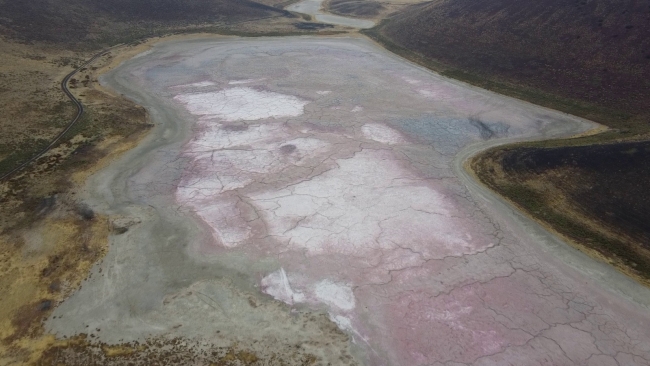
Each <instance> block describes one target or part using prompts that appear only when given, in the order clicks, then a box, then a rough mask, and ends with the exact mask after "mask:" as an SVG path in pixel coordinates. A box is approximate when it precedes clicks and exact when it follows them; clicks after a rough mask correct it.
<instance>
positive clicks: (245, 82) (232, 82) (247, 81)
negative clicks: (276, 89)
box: [228, 79, 264, 85]
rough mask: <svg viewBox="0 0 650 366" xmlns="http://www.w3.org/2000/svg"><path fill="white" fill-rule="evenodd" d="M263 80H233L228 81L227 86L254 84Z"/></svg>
mask: <svg viewBox="0 0 650 366" xmlns="http://www.w3.org/2000/svg"><path fill="white" fill-rule="evenodd" d="M263 80H264V79H243V80H233V81H229V82H228V84H230V85H240V84H250V83H254V82H257V81H263Z"/></svg>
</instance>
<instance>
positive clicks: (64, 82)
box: [0, 44, 122, 180]
mask: <svg viewBox="0 0 650 366" xmlns="http://www.w3.org/2000/svg"><path fill="white" fill-rule="evenodd" d="M120 46H122V44H118V45H116V46H113V47H110V48H108V49H105V50H103V51H101V52H99V53H97V54H95V55H94V56H93V57H91V58H90V59H89V60H88V61H86V62H84V63H83V64H82V65H81V66H79V67H77V68H76V69H75V70H73V71H72V72H70V73H69V74H68V75H66V76H65V78H63V80H61V90H62V91H63V93H65V95H66V96H67V97H68V98H69V99H70V101H72V103H74V105H75V107H76V108H77V112H76V114H75V116H74V117H73V118H72V120H70V122H69V123H68V124H67V125H66V126H65V128H64V129H63V130H61V132H59V134H58V135H56V136H55V137H54V138H53V139H52V140H51V141H50V143H49V144H48V145H47V146H46V147H44V148H43V149H42V150H41V151H39V152H38V153H36V154H35V155H34V156H32V157H31V158H30V159H29V160H27V161H25V162H23V163H22V164H20V165H18V166H17V167H15V168H13V169H12V170H10V171H9V172H7V173H5V174H3V175H2V176H0V180H4V179H8V178H9V177H10V176H11V175H13V174H14V173H16V172H18V171H20V170H22V169H23V168H25V167H26V166H27V165H29V164H31V163H33V162H34V161H36V159H38V158H40V157H41V156H43V154H45V153H47V152H48V151H50V149H51V148H53V147H54V146H55V145H56V144H57V143H58V142H59V141H60V140H61V139H62V138H63V136H65V134H66V133H68V131H70V129H71V128H72V127H73V126H74V125H75V124H76V123H77V122H79V120H80V119H81V116H83V113H84V106H83V104H82V103H81V101H79V99H77V97H75V96H74V94H72V92H71V91H70V89H69V88H68V82H69V81H70V79H72V77H73V76H75V75H76V74H77V73H78V72H79V71H81V70H82V69H84V68H86V67H88V66H90V65H91V64H92V63H93V62H95V61H96V60H97V59H98V58H100V57H102V56H104V55H105V54H107V53H108V52H110V51H111V50H113V49H115V48H117V47H120Z"/></svg>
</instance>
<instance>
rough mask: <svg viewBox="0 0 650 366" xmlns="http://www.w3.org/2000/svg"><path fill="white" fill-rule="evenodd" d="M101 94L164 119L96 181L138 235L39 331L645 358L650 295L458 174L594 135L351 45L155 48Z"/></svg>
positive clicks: (585, 125) (400, 360) (478, 357)
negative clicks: (527, 148)
mask: <svg viewBox="0 0 650 366" xmlns="http://www.w3.org/2000/svg"><path fill="white" fill-rule="evenodd" d="M101 81H102V83H103V84H104V85H105V86H107V87H110V88H112V89H113V90H115V91H117V92H119V93H122V94H123V95H125V96H126V97H127V98H130V99H132V100H134V101H136V102H137V103H139V104H141V105H143V106H145V107H146V108H147V109H148V110H149V112H150V114H151V116H152V118H153V120H154V121H155V123H156V125H157V126H156V128H155V129H154V130H153V132H152V133H151V134H150V135H149V136H148V138H147V139H146V140H145V141H144V142H143V143H142V144H141V145H139V146H138V147H137V148H135V149H133V150H132V151H130V152H128V153H126V154H125V155H124V156H123V157H122V158H121V159H120V160H118V161H116V162H114V163H113V164H112V165H110V166H109V167H107V168H106V169H104V170H103V171H101V172H99V173H97V174H96V175H94V176H93V177H92V178H91V179H90V180H89V181H88V182H87V187H86V190H85V192H84V195H85V200H86V202H87V203H88V204H89V205H91V206H92V207H93V208H94V209H96V210H98V211H100V212H103V213H106V214H108V215H110V217H111V218H112V219H113V221H114V222H118V223H119V224H120V225H121V226H123V227H129V229H128V231H126V232H125V233H121V234H118V233H115V234H114V235H112V237H111V239H110V240H111V244H110V250H109V253H108V255H107V256H106V258H105V259H104V260H103V261H102V263H100V264H98V265H97V266H96V268H95V269H94V270H93V273H92V276H91V278H89V279H88V280H87V281H86V282H85V283H84V284H83V286H82V288H81V289H80V290H79V291H77V292H76V293H75V294H74V295H73V296H71V297H70V298H69V299H67V300H66V301H65V302H64V303H63V304H62V305H60V306H59V307H58V308H57V309H56V310H55V312H54V314H53V317H52V318H51V319H49V320H48V322H47V327H48V329H49V330H50V331H52V332H53V333H55V334H57V335H58V336H64V335H65V336H73V335H75V334H79V333H93V334H94V335H95V336H96V337H98V339H100V340H101V341H104V342H107V343H117V342H120V341H132V340H143V339H146V337H152V336H154V337H167V338H175V337H184V338H186V339H188V340H192V341H195V342H197V343H201V342H203V343H209V344H215V345H223V346H228V345H232V344H233V343H236V344H237V345H238V346H239V347H242V348H245V349H249V350H252V351H254V352H255V353H256V354H257V355H258V357H260V358H261V359H264V357H265V356H269V357H270V355H272V354H276V355H278V356H279V357H281V358H282V357H285V356H286V357H285V358H286V359H287V360H291V357H292V356H291V355H292V354H295V353H301V352H302V353H304V354H312V355H314V356H316V358H317V359H318V362H317V363H318V364H327V363H328V362H329V363H330V364H332V365H345V364H368V365H404V366H413V365H442V364H445V365H470V364H471V365H504V364H515V365H540V364H549V365H550V364H552V365H574V364H575V365H590V366H594V365H648V364H649V363H650V312H649V310H648V309H649V305H650V293H649V291H648V290H647V289H646V288H644V287H642V286H640V285H638V284H636V283H635V282H633V281H632V280H630V279H628V278H627V277H625V276H623V275H621V274H619V273H618V272H616V271H615V270H613V269H611V268H610V267H609V266H607V265H605V264H603V263H599V262H596V261H594V260H591V259H589V258H587V257H585V256H584V255H582V254H580V253H579V252H576V251H574V250H573V249H571V248H569V247H568V246H567V245H565V244H564V243H562V242H560V241H559V240H558V239H556V238H555V237H553V236H552V235H550V234H548V233H547V232H546V231H545V230H543V229H542V228H541V227H539V226H538V225H536V224H534V223H533V222H531V221H530V220H528V219H526V218H525V217H523V216H521V215H520V214H518V213H517V212H514V211H513V210H512V209H511V208H509V207H508V206H507V205H505V204H504V203H503V202H501V201H500V200H499V199H498V198H497V197H495V196H494V195H493V194H491V193H490V192H489V191H487V190H486V189H485V188H483V187H482V186H480V185H479V184H477V183H476V182H475V181H474V180H473V179H472V178H471V177H470V176H469V175H468V174H467V172H465V171H464V170H463V168H462V163H463V161H464V160H465V159H466V158H467V157H469V156H470V155H472V154H474V153H476V152H478V151H481V150H483V149H485V148H487V147H489V146H493V145H495V144H502V143H505V142H511V141H514V140H521V139H537V138H555V137H562V136H568V135H572V134H577V133H581V132H584V131H586V130H589V129H591V128H594V127H595V125H594V124H593V123H591V122H588V121H584V120H580V119H578V118H575V117H572V116H568V115H566V114H563V113H560V112H556V111H552V110H548V109H544V108H541V107H538V106H534V105H531V104H528V103H525V102H521V101H518V100H515V99H511V98H507V97H503V96H500V95H497V94H493V93H490V92H487V91H484V90H481V89H477V88H473V87H470V86H468V85H466V84H462V83H459V82H456V81H453V80H449V79H445V78H443V77H441V76H439V75H437V74H435V73H432V72H430V71H427V70H425V69H422V68H419V67H417V66H414V65H413V64H411V63H409V62H407V61H405V60H403V59H401V58H399V57H397V56H395V55H393V54H391V53H389V52H387V51H385V50H383V49H381V48H379V47H378V46H376V45H374V44H373V43H371V42H370V41H368V40H366V39H365V38H361V37H331V38H326V37H318V38H314V37H284V38H255V39H241V38H227V37H221V38H205V39H197V40H191V41H182V42H181V41H169V42H163V43H159V44H157V45H156V46H155V47H154V48H153V49H152V50H151V51H148V52H146V53H144V54H141V55H139V56H137V57H135V58H133V59H131V60H129V61H127V62H124V63H123V64H122V65H121V66H120V67H119V68H117V69H115V70H113V71H112V72H110V73H109V74H106V75H104V76H103V78H102V80H101ZM97 329H101V331H96V330H97ZM289 363H290V362H289Z"/></svg>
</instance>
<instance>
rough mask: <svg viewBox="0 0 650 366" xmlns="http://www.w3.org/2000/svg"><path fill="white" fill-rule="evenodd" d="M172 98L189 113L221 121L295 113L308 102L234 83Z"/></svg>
mask: <svg viewBox="0 0 650 366" xmlns="http://www.w3.org/2000/svg"><path fill="white" fill-rule="evenodd" d="M174 100H176V101H178V102H180V103H182V104H183V105H185V107H186V108H187V110H189V111H190V113H192V114H194V115H197V116H210V117H214V118H219V119H221V120H223V121H231V122H232V121H240V120H245V121H254V120H259V119H264V118H278V117H297V116H299V115H301V114H303V109H304V107H305V105H307V104H308V103H309V102H308V101H306V100H302V99H300V98H298V97H295V96H293V95H284V94H280V93H274V92H270V91H259V90H256V89H253V88H247V87H236V88H228V89H223V90H219V91H214V92H205V93H191V94H180V95H177V96H176V97H174Z"/></svg>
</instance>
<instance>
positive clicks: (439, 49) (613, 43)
mask: <svg viewBox="0 0 650 366" xmlns="http://www.w3.org/2000/svg"><path fill="white" fill-rule="evenodd" d="M381 33H382V34H383V36H385V37H387V38H389V39H390V40H391V41H392V42H394V43H395V44H397V45H399V46H401V47H405V48H407V49H410V50H413V51H415V52H417V53H419V54H421V55H423V56H425V57H427V58H430V59H434V60H436V61H438V62H441V63H442V64H444V65H447V66H450V67H453V68H458V69H461V70H463V71H466V72H469V73H471V74H474V75H476V76H478V77H482V78H488V79H493V80H498V81H505V82H508V83H513V84H516V85H518V86H522V87H525V88H533V89H537V90H541V91H544V92H548V93H552V94H553V95H557V96H561V97H564V98H569V99H572V100H577V101H581V102H588V103H590V104H595V105H598V106H600V107H604V108H608V109H611V110H613V111H612V112H613V113H610V116H609V117H606V118H600V120H601V121H602V122H610V123H612V122H613V123H617V122H625V120H626V119H628V118H629V117H633V116H636V118H632V119H631V120H630V121H628V122H629V123H624V124H625V125H627V124H631V125H634V124H636V123H638V122H639V118H642V117H640V116H639V114H641V115H645V117H647V116H648V115H649V114H650V113H649V111H650V1H648V0H538V1H532V0H441V1H433V2H428V3H425V4H420V5H415V6H411V7H410V8H408V9H406V10H405V11H403V12H401V13H399V14H398V15H396V16H395V17H393V18H392V19H390V20H389V21H388V22H386V23H385V24H384V25H383V27H382V28H381ZM592 117H594V118H596V119H598V118H597V116H592ZM604 119H609V120H610V121H606V120H604ZM613 120H618V121H613ZM633 121H634V122H635V123H632V122H633ZM627 127H633V126H627Z"/></svg>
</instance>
